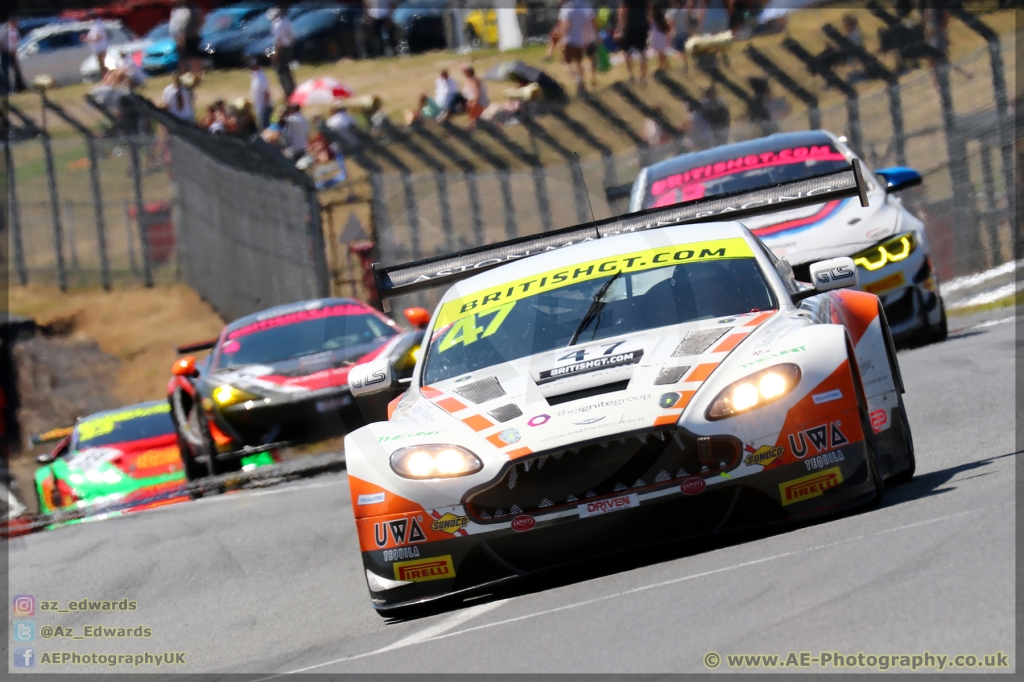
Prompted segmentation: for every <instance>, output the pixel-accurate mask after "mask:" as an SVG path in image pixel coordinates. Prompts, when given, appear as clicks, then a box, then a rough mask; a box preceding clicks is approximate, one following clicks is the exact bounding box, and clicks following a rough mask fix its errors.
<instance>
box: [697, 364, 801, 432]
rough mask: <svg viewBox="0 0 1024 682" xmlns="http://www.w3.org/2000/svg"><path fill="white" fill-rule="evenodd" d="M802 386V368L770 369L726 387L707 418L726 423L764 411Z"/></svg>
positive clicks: (786, 366) (778, 366)
mask: <svg viewBox="0 0 1024 682" xmlns="http://www.w3.org/2000/svg"><path fill="white" fill-rule="evenodd" d="M799 383H800V368H799V367H797V366H796V365H794V364H791V363H786V364H782V365H775V366H774V367H768V368H767V369H763V370H761V371H760V372H755V373H753V374H751V375H750V376H748V377H745V378H743V379H740V380H739V381H734V382H733V383H731V384H729V385H728V386H726V387H725V388H724V389H723V390H722V392H721V393H719V394H718V397H716V398H715V399H714V401H713V402H712V403H711V407H709V408H708V411H707V414H706V415H705V417H706V418H707V419H708V420H709V421H715V420H717V419H725V418H726V417H732V416H733V415H737V414H740V413H743V412H748V411H750V410H753V409H756V408H758V407H764V406H765V405H767V404H768V403H772V402H775V401H776V400H778V399H779V398H781V397H782V396H784V395H786V394H787V393H789V392H790V391H792V390H793V389H794V388H796V385H797V384H799Z"/></svg>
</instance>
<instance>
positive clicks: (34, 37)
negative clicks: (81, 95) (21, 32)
mask: <svg viewBox="0 0 1024 682" xmlns="http://www.w3.org/2000/svg"><path fill="white" fill-rule="evenodd" d="M104 24H105V25H106V27H107V32H108V33H109V34H110V40H109V44H110V45H123V44H125V43H130V42H132V41H133V40H135V36H134V35H133V34H132V32H131V31H129V30H128V29H126V28H125V27H124V26H123V25H122V24H121V22H120V21H106V22H104ZM91 25H92V24H91V23H90V22H82V21H69V22H66V23H63V22H62V23H56V24H48V25H46V26H43V27H42V28H37V29H35V30H33V31H32V32H31V33H29V34H28V35H27V36H25V37H24V38H22V40H21V43H20V44H19V45H18V61H19V63H20V64H21V73H22V75H23V76H24V78H25V80H26V81H29V82H31V81H33V80H35V79H36V78H38V77H40V76H44V75H45V76H50V77H51V78H53V80H54V84H55V85H58V86H60V85H70V84H72V83H78V82H80V81H81V80H82V74H81V71H80V67H81V65H82V61H83V60H85V58H86V57H89V56H90V55H91V54H92V50H91V49H90V47H89V43H87V42H85V40H83V38H84V37H85V34H86V33H88V32H89V28H90V26H91Z"/></svg>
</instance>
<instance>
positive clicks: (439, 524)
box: [430, 512, 469, 535]
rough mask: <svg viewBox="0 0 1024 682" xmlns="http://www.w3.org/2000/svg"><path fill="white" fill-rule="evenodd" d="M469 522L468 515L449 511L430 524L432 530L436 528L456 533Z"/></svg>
mask: <svg viewBox="0 0 1024 682" xmlns="http://www.w3.org/2000/svg"><path fill="white" fill-rule="evenodd" d="M468 523H469V517H468V516H456V515H455V514H452V513H451V512H448V513H447V514H445V515H444V516H442V517H441V518H439V519H437V520H435V521H434V522H433V523H432V524H430V528H431V530H436V531H438V532H441V533H450V534H452V535H455V534H456V533H458V532H459V531H460V530H462V529H463V528H465V527H466V525H467V524H468Z"/></svg>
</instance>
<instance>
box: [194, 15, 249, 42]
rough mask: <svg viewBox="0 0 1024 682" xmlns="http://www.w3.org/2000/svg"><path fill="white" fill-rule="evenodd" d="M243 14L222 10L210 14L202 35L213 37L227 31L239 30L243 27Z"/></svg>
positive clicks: (204, 24)
mask: <svg viewBox="0 0 1024 682" xmlns="http://www.w3.org/2000/svg"><path fill="white" fill-rule="evenodd" d="M242 16H243V15H242V14H241V13H239V12H233V11H231V10H220V11H216V12H210V13H209V14H207V15H206V20H205V21H204V22H203V28H202V29H201V30H200V34H201V35H202V36H203V37H206V36H211V35H213V34H214V33H217V32H219V31H227V30H228V29H231V28H238V27H240V26H241V25H242Z"/></svg>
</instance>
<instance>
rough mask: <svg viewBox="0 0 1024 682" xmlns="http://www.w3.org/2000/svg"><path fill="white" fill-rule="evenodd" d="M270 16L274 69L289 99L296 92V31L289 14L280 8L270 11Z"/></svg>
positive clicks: (285, 96)
mask: <svg viewBox="0 0 1024 682" xmlns="http://www.w3.org/2000/svg"><path fill="white" fill-rule="evenodd" d="M268 14H269V16H270V21H271V23H270V33H271V35H272V36H273V38H274V56H273V62H274V68H275V69H276V71H277V79H278V81H280V83H281V89H282V90H284V98H285V99H288V98H289V97H291V96H292V93H293V92H295V79H294V78H292V62H293V61H295V29H294V28H292V21H291V19H289V18H288V13H287V12H286V11H285V10H283V9H281V8H280V7H273V8H271V9H270V10H269V11H268Z"/></svg>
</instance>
